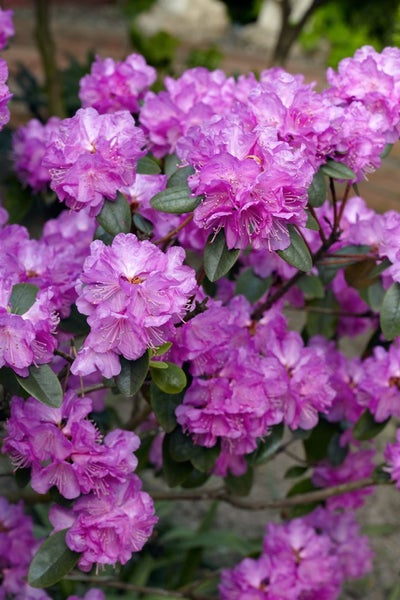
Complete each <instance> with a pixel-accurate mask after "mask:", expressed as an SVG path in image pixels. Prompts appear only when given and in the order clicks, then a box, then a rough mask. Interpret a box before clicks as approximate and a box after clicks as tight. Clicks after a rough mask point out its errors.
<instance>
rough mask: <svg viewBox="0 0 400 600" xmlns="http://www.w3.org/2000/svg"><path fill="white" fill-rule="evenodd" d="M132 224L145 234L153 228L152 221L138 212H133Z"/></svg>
mask: <svg viewBox="0 0 400 600" xmlns="http://www.w3.org/2000/svg"><path fill="white" fill-rule="evenodd" d="M133 224H134V226H135V227H136V229H138V230H139V231H141V232H142V233H145V234H146V235H150V234H151V233H152V232H153V229H154V226H153V223H152V222H151V221H149V220H148V219H146V218H145V217H143V216H142V215H140V214H139V213H135V214H134V215H133Z"/></svg>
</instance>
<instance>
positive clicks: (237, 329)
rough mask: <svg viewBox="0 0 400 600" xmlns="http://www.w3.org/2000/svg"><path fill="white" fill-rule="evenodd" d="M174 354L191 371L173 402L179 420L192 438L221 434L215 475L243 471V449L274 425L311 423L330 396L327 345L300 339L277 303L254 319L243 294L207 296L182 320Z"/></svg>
mask: <svg viewBox="0 0 400 600" xmlns="http://www.w3.org/2000/svg"><path fill="white" fill-rule="evenodd" d="M171 356H172V360H174V362H177V363H183V362H186V363H188V364H189V369H190V372H191V374H192V375H193V380H192V383H191V385H190V387H189V388H188V390H187V391H186V394H185V397H184V400H183V403H182V404H181V405H180V406H178V407H177V409H176V416H177V419H178V422H179V423H180V425H181V426H182V428H183V430H184V431H185V432H187V433H189V434H190V435H192V436H193V439H194V441H195V443H196V444H199V445H202V446H207V447H211V446H214V445H215V444H216V443H217V442H218V441H221V448H222V453H221V455H220V457H219V459H218V462H217V465H216V470H217V473H218V474H220V475H226V472H227V469H228V468H229V469H230V470H232V472H235V474H240V473H243V472H244V471H245V470H246V463H245V462H244V461H243V455H245V454H248V453H249V452H252V451H253V450H254V449H255V448H256V442H257V439H259V438H262V437H264V436H266V435H268V433H269V430H270V427H271V426H272V425H276V424H277V423H281V422H283V423H285V424H287V425H288V426H289V427H291V428H292V429H297V428H298V427H301V428H303V429H311V428H312V427H314V426H315V425H316V424H317V422H318V413H319V412H322V413H327V412H328V411H329V409H330V407H331V405H332V402H333V399H334V396H335V393H334V390H333V389H332V387H331V386H330V377H331V370H330V368H329V366H328V364H327V362H326V359H325V356H324V353H323V352H322V351H320V350H319V349H318V347H317V346H312V347H304V344H303V342H302V340H301V337H300V336H299V335H298V334H297V333H295V332H288V331H287V329H286V322H285V320H284V318H283V316H282V314H281V313H279V311H275V312H274V311H271V312H270V313H265V315H264V318H263V319H261V321H260V322H259V323H258V324H257V323H254V322H252V320H251V317H250V307H249V305H248V303H247V302H246V301H245V300H244V298H243V297H236V298H235V299H234V300H232V301H231V302H230V303H229V305H228V306H226V307H224V306H221V304H220V303H212V304H210V307H209V309H208V310H206V311H205V312H203V313H201V314H199V315H197V316H195V317H194V318H193V319H191V320H190V321H189V322H188V323H186V324H184V325H183V326H182V327H180V328H179V330H178V333H177V339H176V341H175V343H174V347H173V349H172V351H171ZM242 365H246V369H245V370H244V369H243V367H242Z"/></svg>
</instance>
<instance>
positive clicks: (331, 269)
mask: <svg viewBox="0 0 400 600" xmlns="http://www.w3.org/2000/svg"><path fill="white" fill-rule="evenodd" d="M370 252H371V247H370V246H361V245H360V246H357V245H355V244H351V245H349V246H344V247H343V248H339V249H338V250H335V256H329V255H328V256H326V257H325V259H324V265H319V266H318V270H319V273H320V276H321V279H322V281H323V282H324V283H325V284H328V283H330V282H331V281H332V279H333V278H334V277H335V275H336V273H337V272H338V271H339V270H341V269H343V268H345V267H347V266H349V265H352V264H353V263H354V262H355V261H356V260H359V256H360V255H363V254H369V253H370ZM338 255H339V256H338Z"/></svg>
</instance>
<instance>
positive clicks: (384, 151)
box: [380, 144, 393, 158]
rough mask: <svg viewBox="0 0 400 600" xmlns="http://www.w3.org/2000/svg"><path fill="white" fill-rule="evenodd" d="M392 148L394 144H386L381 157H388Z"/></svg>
mask: <svg viewBox="0 0 400 600" xmlns="http://www.w3.org/2000/svg"><path fill="white" fill-rule="evenodd" d="M392 148H393V144H386V146H385V147H384V149H383V150H382V152H381V155H380V158H386V157H387V156H389V154H390V152H391V150H392Z"/></svg>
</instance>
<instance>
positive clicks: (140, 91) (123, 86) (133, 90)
mask: <svg viewBox="0 0 400 600" xmlns="http://www.w3.org/2000/svg"><path fill="white" fill-rule="evenodd" d="M156 76H157V74H156V70H155V69H154V68H153V67H150V66H149V65H148V64H147V63H146V61H145V59H144V58H143V56H141V55H140V54H130V55H129V56H128V57H127V58H126V59H125V60H123V61H114V60H113V59H112V58H105V59H104V60H102V59H101V58H100V57H99V56H96V60H95V61H94V63H93V64H92V68H91V71H90V74H89V75H85V76H84V77H83V78H82V79H81V81H80V91H79V98H80V100H81V102H82V106H83V108H87V107H88V106H92V107H93V108H95V109H96V110H97V111H98V112H99V113H112V112H116V111H118V110H129V112H131V113H137V112H138V111H139V102H140V101H141V100H142V99H143V97H144V95H145V93H146V92H147V91H148V89H149V87H150V86H151V85H152V84H153V83H154V82H155V80H156Z"/></svg>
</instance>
